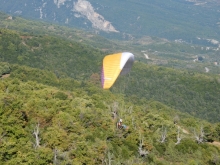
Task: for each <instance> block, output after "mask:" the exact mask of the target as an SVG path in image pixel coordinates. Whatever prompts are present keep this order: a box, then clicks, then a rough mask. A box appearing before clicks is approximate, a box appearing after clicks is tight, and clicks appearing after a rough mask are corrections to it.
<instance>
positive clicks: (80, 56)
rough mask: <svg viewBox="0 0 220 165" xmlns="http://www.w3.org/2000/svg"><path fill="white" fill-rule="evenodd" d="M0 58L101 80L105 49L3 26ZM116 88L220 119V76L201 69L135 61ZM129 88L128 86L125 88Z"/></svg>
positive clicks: (60, 75)
mask: <svg viewBox="0 0 220 165" xmlns="http://www.w3.org/2000/svg"><path fill="white" fill-rule="evenodd" d="M0 32H1V34H0V43H1V45H2V47H0V52H1V53H0V59H1V61H3V62H9V63H12V64H19V65H26V66H29V67H33V68H39V69H43V70H49V71H51V72H53V73H54V74H55V75H56V77H57V78H63V77H71V78H74V79H77V80H85V81H86V80H89V79H94V81H96V82H99V79H100V78H99V74H100V68H101V65H102V59H103V57H104V56H105V55H106V52H104V51H101V50H100V49H95V48H93V47H91V46H89V45H86V44H82V43H79V42H76V41H69V40H66V39H64V38H59V37H57V36H49V35H31V34H27V33H26V34H23V33H18V32H16V31H11V30H6V29H1V30H0ZM122 81H124V82H126V86H124V87H123V88H122V89H121V86H122V85H123V84H124V82H120V79H119V81H118V82H119V83H118V85H117V82H116V85H115V86H114V88H113V89H112V90H113V91H116V93H118V92H121V93H124V94H127V95H131V94H135V95H136V96H137V97H138V98H145V99H146V98H147V99H154V100H157V101H160V102H163V103H164V104H166V105H169V106H172V107H174V108H176V109H179V110H181V111H182V112H188V113H190V114H191V115H193V116H197V117H200V118H203V119H207V120H209V121H210V122H219V119H220V116H219V115H220V113H219V109H218V107H219V104H220V100H219V97H218V96H219V95H220V91H219V89H220V87H219V86H220V84H219V76H216V75H211V74H210V75H208V74H197V73H196V72H190V71H187V70H185V71H180V70H175V69H169V68H164V67H157V66H154V65H146V64H145V63H143V62H138V61H137V62H136V63H135V64H134V67H133V69H132V72H131V73H130V76H129V77H128V76H127V77H125V78H124V79H122ZM125 89H126V90H125Z"/></svg>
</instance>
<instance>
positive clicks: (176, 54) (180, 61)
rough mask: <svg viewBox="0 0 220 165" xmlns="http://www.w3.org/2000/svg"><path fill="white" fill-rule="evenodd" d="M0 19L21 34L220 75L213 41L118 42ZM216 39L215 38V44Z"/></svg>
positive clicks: (146, 38)
mask: <svg viewBox="0 0 220 165" xmlns="http://www.w3.org/2000/svg"><path fill="white" fill-rule="evenodd" d="M0 20H1V24H0V27H1V28H6V29H10V30H16V31H20V32H21V35H33V36H34V35H35V36H44V35H50V36H56V37H59V38H63V39H64V40H67V41H69V40H70V41H74V42H80V43H82V44H83V45H87V46H88V45H89V47H93V48H95V49H97V48H98V49H100V50H102V51H103V52H104V53H105V54H110V53H114V52H122V51H130V52H133V53H134V54H135V58H136V60H140V61H142V62H144V63H147V64H153V65H159V66H166V67H172V68H177V69H187V70H191V71H196V72H201V73H212V74H213V73H214V74H220V65H219V64H220V57H219V52H220V50H219V49H218V48H217V47H216V46H217V45H216V44H211V40H210V44H208V46H201V45H194V44H187V43H185V42H184V41H182V40H176V41H174V42H171V41H168V40H166V39H161V38H156V37H150V36H143V37H142V38H140V39H134V40H132V41H128V40H126V41H118V40H109V39H106V38H104V37H101V36H100V35H96V34H94V33H88V32H85V31H82V30H78V29H72V28H67V27H65V26H59V25H56V24H50V23H46V22H42V21H41V22H36V21H33V20H26V19H23V18H21V17H11V16H10V15H6V14H4V13H0ZM26 33H27V34H26ZM216 42H217V41H216ZM216 42H214V41H213V43H216Z"/></svg>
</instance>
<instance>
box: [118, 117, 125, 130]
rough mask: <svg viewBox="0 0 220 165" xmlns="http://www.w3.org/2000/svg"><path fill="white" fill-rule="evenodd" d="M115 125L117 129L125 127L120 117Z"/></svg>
mask: <svg viewBox="0 0 220 165" xmlns="http://www.w3.org/2000/svg"><path fill="white" fill-rule="evenodd" d="M116 127H117V128H118V129H126V128H127V126H126V125H124V124H122V119H120V120H119V121H118V122H117V125H116Z"/></svg>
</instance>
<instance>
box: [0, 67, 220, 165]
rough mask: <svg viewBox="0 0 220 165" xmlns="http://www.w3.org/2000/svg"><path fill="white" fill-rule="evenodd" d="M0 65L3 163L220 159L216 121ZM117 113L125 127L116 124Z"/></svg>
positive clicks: (46, 74)
mask: <svg viewBox="0 0 220 165" xmlns="http://www.w3.org/2000/svg"><path fill="white" fill-rule="evenodd" d="M1 66H4V67H5V68H7V67H10V76H9V75H7V76H6V75H3V77H2V78H1V81H0V114H1V115H0V121H1V122H0V126H1V127H0V135H1V139H0V140H1V141H0V162H1V164H118V163H121V164H171V163H172V164H186V163H187V164H210V165H211V164H219V163H220V157H219V155H220V148H218V144H217V142H213V141H217V140H220V134H219V130H220V125H219V124H215V125H213V124H209V123H208V122H205V121H202V120H198V119H196V118H192V117H190V116H189V115H187V114H183V113H180V112H178V111H177V110H174V109H172V108H169V107H168V106H165V105H164V104H161V103H159V102H156V101H153V100H152V101H150V102H148V101H147V100H145V99H142V100H138V101H137V100H136V101H135V102H136V103H135V102H134V100H133V99H131V100H133V101H128V97H124V96H123V95H120V94H119V95H117V94H112V93H111V92H110V91H103V90H102V89H100V88H99V87H96V86H94V84H93V83H86V82H84V83H83V82H80V81H76V80H73V79H69V78H67V79H64V78H63V79H58V78H57V77H56V75H55V74H54V73H52V72H49V71H44V70H39V69H33V68H29V67H25V66H19V65H10V64H7V63H1ZM114 111H116V112H117V114H118V115H117V117H116V118H115V119H114V116H112V113H113V112H114ZM119 117H120V118H123V121H124V123H125V124H126V125H127V126H128V127H129V129H128V130H118V129H116V121H117V119H118V118H119ZM201 131H204V133H205V134H203V132H201ZM178 138H179V139H178ZM197 138H199V141H198V140H197ZM208 141H210V142H213V144H212V143H208ZM215 145H216V146H215ZM203 155H206V156H203Z"/></svg>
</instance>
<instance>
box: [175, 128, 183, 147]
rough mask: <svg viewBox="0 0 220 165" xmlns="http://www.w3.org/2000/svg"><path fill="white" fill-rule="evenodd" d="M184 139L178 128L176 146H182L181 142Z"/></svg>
mask: <svg viewBox="0 0 220 165" xmlns="http://www.w3.org/2000/svg"><path fill="white" fill-rule="evenodd" d="M182 138H183V137H182V136H181V135H180V127H179V126H178V134H177V142H176V143H175V144H176V145H177V144H180V141H181V140H182Z"/></svg>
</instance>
